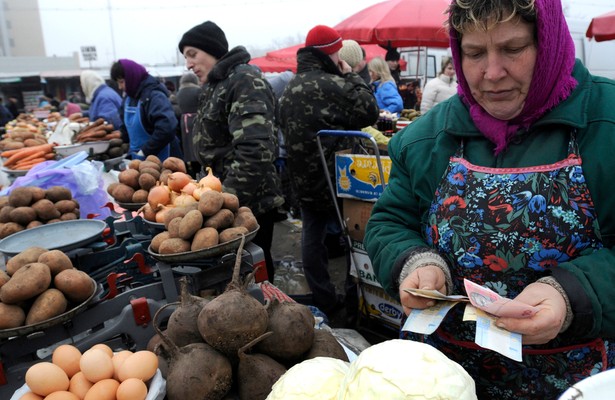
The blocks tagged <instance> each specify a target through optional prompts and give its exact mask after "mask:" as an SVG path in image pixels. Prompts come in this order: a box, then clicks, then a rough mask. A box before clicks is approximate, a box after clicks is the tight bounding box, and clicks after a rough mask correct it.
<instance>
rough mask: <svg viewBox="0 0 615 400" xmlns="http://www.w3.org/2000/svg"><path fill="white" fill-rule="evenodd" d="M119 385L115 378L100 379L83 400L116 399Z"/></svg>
mask: <svg viewBox="0 0 615 400" xmlns="http://www.w3.org/2000/svg"><path fill="white" fill-rule="evenodd" d="M119 386H120V383H119V382H118V381H116V380H115V379H103V380H100V381H98V382H96V383H95V384H94V385H93V386H92V387H91V388H90V390H88V392H87V393H86V394H85V397H84V398H83V400H116V398H115V393H116V392H117V388H118V387H119Z"/></svg>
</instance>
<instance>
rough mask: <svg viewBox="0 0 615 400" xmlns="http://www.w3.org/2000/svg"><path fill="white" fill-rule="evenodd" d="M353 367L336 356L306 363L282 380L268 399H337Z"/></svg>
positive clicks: (286, 374) (297, 366)
mask: <svg viewBox="0 0 615 400" xmlns="http://www.w3.org/2000/svg"><path fill="white" fill-rule="evenodd" d="M349 365H350V364H349V363H348V362H346V361H342V360H338V359H337V358H332V357H316V358H312V359H309V360H305V361H302V362H300V363H299V364H295V365H294V366H293V367H292V368H291V369H289V370H288V371H286V373H285V374H284V375H282V376H281V377H280V379H278V381H277V382H276V383H275V384H274V385H273V388H272V390H271V393H269V396H267V400H309V399H315V400H316V399H317V400H335V399H337V392H338V390H339V389H340V385H341V384H342V381H343V380H344V377H345V376H346V372H347V371H348V367H349Z"/></svg>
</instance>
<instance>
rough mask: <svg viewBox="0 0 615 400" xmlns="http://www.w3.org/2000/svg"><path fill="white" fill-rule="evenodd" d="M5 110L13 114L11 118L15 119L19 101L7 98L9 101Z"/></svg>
mask: <svg viewBox="0 0 615 400" xmlns="http://www.w3.org/2000/svg"><path fill="white" fill-rule="evenodd" d="M6 108H8V109H9V111H10V112H11V114H13V118H17V116H18V115H19V109H20V107H19V100H17V99H16V98H15V97H9V101H8V103H7V104H6Z"/></svg>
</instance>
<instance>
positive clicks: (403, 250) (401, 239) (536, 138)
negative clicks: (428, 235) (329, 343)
mask: <svg viewBox="0 0 615 400" xmlns="http://www.w3.org/2000/svg"><path fill="white" fill-rule="evenodd" d="M573 76H574V77H575V79H576V80H577V81H578V85H577V87H576V88H575V89H574V91H573V92H572V94H571V95H570V96H569V97H568V98H567V99H566V100H565V101H563V102H562V103H560V104H559V105H558V106H557V107H556V108H554V109H553V110H551V111H550V112H548V113H547V114H545V115H544V116H543V117H542V118H541V119H540V120H538V121H537V122H536V123H534V124H533V125H532V126H531V128H530V129H529V130H528V131H519V132H518V134H517V136H516V137H515V138H514V139H513V141H512V143H511V144H510V145H509V147H508V149H507V150H505V151H504V152H502V153H501V154H499V155H498V156H494V155H493V149H494V145H493V143H492V142H490V141H489V140H488V139H486V138H485V137H484V136H483V135H482V134H481V133H480V132H479V131H478V130H477V129H476V127H475V126H474V124H473V122H472V120H471V119H470V117H469V113H468V109H467V107H466V106H465V105H464V104H462V102H461V101H460V99H459V97H458V96H457V95H455V96H453V97H452V98H450V99H449V100H447V101H445V102H443V103H441V104H439V105H438V106H436V107H434V108H433V109H432V110H431V111H430V112H429V113H428V114H425V115H424V116H423V117H421V118H419V119H418V120H416V121H415V122H414V123H412V124H411V125H410V126H408V128H406V129H405V130H403V131H402V132H400V133H398V134H397V135H395V136H394V137H393V139H392V140H391V141H390V143H389V146H388V148H389V155H390V157H391V159H392V168H391V174H390V178H389V184H388V186H387V188H386V190H385V192H384V193H383V195H382V197H381V198H380V199H379V200H378V202H377V203H376V204H375V206H374V209H373V211H372V215H371V218H370V219H369V222H368V224H367V227H366V234H365V247H366V249H367V251H368V253H369V256H370V258H371V260H372V263H373V265H374V269H375V271H376V275H377V277H378V279H379V281H380V283H381V284H382V285H383V287H384V288H385V289H386V290H387V292H389V294H391V295H392V296H395V297H396V298H399V293H398V284H399V283H398V282H397V280H398V277H399V272H400V270H401V267H402V266H403V263H404V262H405V260H406V258H407V255H408V253H409V252H410V251H411V250H412V249H413V248H415V247H417V246H423V247H424V246H426V245H427V244H426V241H425V235H424V229H423V228H424V226H425V223H426V221H427V214H428V211H429V207H430V204H431V201H432V199H433V196H434V193H435V190H436V187H437V186H438V185H439V183H440V180H441V179H442V176H443V174H444V172H445V170H446V168H447V166H448V163H449V157H451V156H452V155H453V154H454V153H455V151H456V150H457V149H458V147H459V145H460V142H461V140H462V139H463V140H464V157H465V158H466V159H468V161H469V162H471V163H473V164H476V165H481V166H485V167H497V168H505V167H527V166H534V165H544V164H550V163H555V162H557V161H559V160H562V159H564V158H566V156H567V153H568V143H569V139H570V133H571V131H572V130H574V129H576V130H577V134H576V135H577V142H578V144H579V151H580V155H581V157H582V160H583V165H582V167H583V171H584V174H585V178H586V180H587V184H588V187H589V190H590V193H591V196H592V198H593V201H594V205H595V210H596V214H597V216H598V224H599V228H600V233H601V235H602V241H603V243H604V246H605V248H603V249H601V250H599V251H596V252H594V253H593V254H591V255H588V256H583V257H578V258H576V259H574V260H572V261H569V262H566V263H562V264H560V265H559V268H555V269H553V273H552V274H553V276H554V277H555V278H556V279H557V280H558V282H559V283H560V284H561V285H562V286H563V288H564V289H565V291H566V293H567V295H568V297H569V298H570V301H571V305H572V309H573V313H574V318H573V322H572V326H571V327H570V328H569V329H568V330H567V333H570V334H571V335H574V336H578V337H597V336H602V337H615V285H614V284H613V282H615V249H613V247H614V245H615V195H614V188H615V156H614V153H615V111H613V105H615V81H612V80H609V79H606V78H602V77H597V76H592V75H591V74H589V72H588V70H587V69H586V68H585V67H584V66H583V65H582V64H581V63H580V61H578V60H577V62H576V65H575V67H574V70H573Z"/></svg>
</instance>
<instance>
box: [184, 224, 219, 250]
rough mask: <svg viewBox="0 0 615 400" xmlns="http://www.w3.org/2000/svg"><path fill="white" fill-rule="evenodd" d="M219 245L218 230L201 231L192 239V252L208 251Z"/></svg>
mask: <svg viewBox="0 0 615 400" xmlns="http://www.w3.org/2000/svg"><path fill="white" fill-rule="evenodd" d="M217 244H218V231H217V230H216V228H202V229H199V230H198V231H197V232H196V233H195V234H194V238H193V239H192V244H191V246H190V250H192V251H196V250H201V249H207V248H210V247H212V246H215V245H217Z"/></svg>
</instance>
